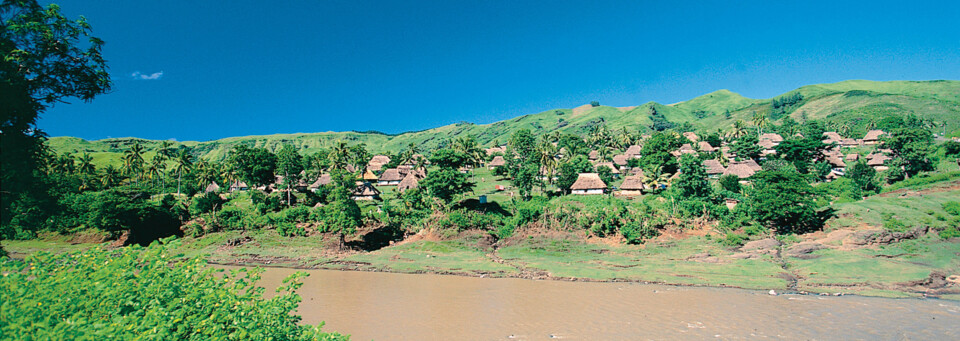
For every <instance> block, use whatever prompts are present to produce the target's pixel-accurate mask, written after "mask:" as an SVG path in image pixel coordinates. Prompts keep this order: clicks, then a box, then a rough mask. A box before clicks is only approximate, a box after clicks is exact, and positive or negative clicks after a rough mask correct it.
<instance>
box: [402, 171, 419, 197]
mask: <svg viewBox="0 0 960 341" xmlns="http://www.w3.org/2000/svg"><path fill="white" fill-rule="evenodd" d="M418 186H420V178H419V177H417V176H416V174H414V173H408V174H407V176H405V177H403V180H401V181H400V184H399V185H397V192H400V193H403V192H404V191H406V190H408V189H414V188H417V187H418Z"/></svg>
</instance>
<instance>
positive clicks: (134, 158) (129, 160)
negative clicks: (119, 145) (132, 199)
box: [123, 141, 143, 184]
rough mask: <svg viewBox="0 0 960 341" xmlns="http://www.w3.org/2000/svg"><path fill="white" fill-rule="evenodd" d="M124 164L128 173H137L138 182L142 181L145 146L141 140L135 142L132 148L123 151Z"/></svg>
mask: <svg viewBox="0 0 960 341" xmlns="http://www.w3.org/2000/svg"><path fill="white" fill-rule="evenodd" d="M123 166H124V170H125V172H126V174H127V175H131V174H135V175H136V176H137V184H139V183H140V175H141V171H142V170H143V147H142V146H140V142H139V141H138V142H134V143H133V146H131V147H130V149H127V150H126V151H124V152H123Z"/></svg>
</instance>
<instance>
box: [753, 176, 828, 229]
mask: <svg viewBox="0 0 960 341" xmlns="http://www.w3.org/2000/svg"><path fill="white" fill-rule="evenodd" d="M753 180H754V189H753V191H751V192H750V193H749V196H748V202H747V204H748V207H750V210H751V215H752V216H753V218H754V219H756V220H757V221H759V222H760V223H761V224H764V225H766V226H767V227H770V228H774V229H776V230H777V232H778V233H795V232H807V231H811V230H815V229H818V228H820V227H822V221H820V220H819V216H818V214H817V206H816V204H815V203H814V190H813V187H812V186H810V184H809V183H808V182H807V179H806V178H804V177H803V175H801V174H800V173H797V172H795V171H789V170H775V171H761V172H757V173H756V174H754V175H753Z"/></svg>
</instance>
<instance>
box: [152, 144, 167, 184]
mask: <svg viewBox="0 0 960 341" xmlns="http://www.w3.org/2000/svg"><path fill="white" fill-rule="evenodd" d="M164 142H166V141H164ZM165 160H166V157H165V156H163V154H160V153H157V155H154V156H153V161H152V162H151V163H150V167H149V168H148V170H147V171H148V172H149V173H150V175H151V177H152V176H156V177H158V178H160V193H163V190H164V189H165V188H166V187H167V179H166V177H165V176H164V175H166V170H167V163H166V162H165Z"/></svg>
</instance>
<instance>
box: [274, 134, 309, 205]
mask: <svg viewBox="0 0 960 341" xmlns="http://www.w3.org/2000/svg"><path fill="white" fill-rule="evenodd" d="M277 170H278V171H280V173H283V185H284V186H285V187H286V190H287V206H290V195H291V193H290V192H292V191H293V188H294V187H295V186H296V185H297V183H298V182H300V171H302V170H303V158H302V157H301V156H300V153H298V152H297V149H296V148H294V147H293V146H292V145H289V144H284V145H283V147H281V148H280V151H279V152H277Z"/></svg>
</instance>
